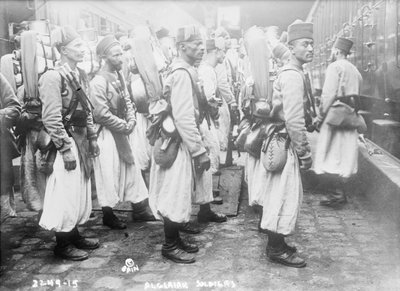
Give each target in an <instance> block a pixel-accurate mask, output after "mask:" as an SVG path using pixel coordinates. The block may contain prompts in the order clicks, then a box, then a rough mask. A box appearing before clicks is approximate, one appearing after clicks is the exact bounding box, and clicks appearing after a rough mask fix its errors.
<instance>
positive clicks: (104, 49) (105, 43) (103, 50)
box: [96, 34, 121, 57]
mask: <svg viewBox="0 0 400 291" xmlns="http://www.w3.org/2000/svg"><path fill="white" fill-rule="evenodd" d="M116 45H121V44H120V43H119V42H118V41H117V40H116V39H115V37H114V36H113V35H112V34H109V35H107V36H105V37H104V38H103V39H102V40H100V41H99V43H98V44H97V46H96V53H97V54H98V55H99V56H100V57H103V56H105V55H106V54H107V53H108V51H109V50H110V49H111V48H112V47H114V46H116Z"/></svg>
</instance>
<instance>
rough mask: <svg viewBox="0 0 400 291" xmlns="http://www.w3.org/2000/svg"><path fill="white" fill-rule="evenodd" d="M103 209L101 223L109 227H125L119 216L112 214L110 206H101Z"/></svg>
mask: <svg viewBox="0 0 400 291" xmlns="http://www.w3.org/2000/svg"><path fill="white" fill-rule="evenodd" d="M101 209H102V210H103V224H104V225H106V226H108V227H109V228H111V229H125V228H126V224H125V223H123V222H122V221H121V220H119V218H118V217H117V216H116V215H115V214H114V212H113V210H112V208H111V207H108V206H107V207H102V208H101Z"/></svg>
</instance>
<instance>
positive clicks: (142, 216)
mask: <svg viewBox="0 0 400 291" xmlns="http://www.w3.org/2000/svg"><path fill="white" fill-rule="evenodd" d="M132 210H133V213H132V219H133V220H134V221H155V220H156V218H155V217H154V215H153V212H152V211H151V209H150V206H149V199H144V200H143V201H141V202H139V203H132Z"/></svg>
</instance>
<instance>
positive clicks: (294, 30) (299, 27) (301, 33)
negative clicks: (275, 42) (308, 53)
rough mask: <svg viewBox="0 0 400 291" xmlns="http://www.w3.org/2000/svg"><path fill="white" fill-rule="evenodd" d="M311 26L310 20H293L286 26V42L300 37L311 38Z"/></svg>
mask: <svg viewBox="0 0 400 291" xmlns="http://www.w3.org/2000/svg"><path fill="white" fill-rule="evenodd" d="M313 26H314V25H313V24H312V23H311V22H303V21H301V20H299V19H298V20H295V21H294V22H293V23H292V24H290V25H289V26H288V42H291V41H293V40H296V39H300V38H311V39H313Z"/></svg>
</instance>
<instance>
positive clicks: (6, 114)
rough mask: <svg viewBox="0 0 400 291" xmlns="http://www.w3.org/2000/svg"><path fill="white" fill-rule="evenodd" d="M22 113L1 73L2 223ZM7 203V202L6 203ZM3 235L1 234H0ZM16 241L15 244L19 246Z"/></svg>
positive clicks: (11, 194)
mask: <svg viewBox="0 0 400 291" xmlns="http://www.w3.org/2000/svg"><path fill="white" fill-rule="evenodd" d="M20 114H21V105H20V103H19V102H18V99H17V97H16V96H15V93H14V91H13V88H12V87H11V85H10V84H9V82H8V81H7V79H6V78H5V77H4V76H3V75H2V74H1V73H0V196H1V200H0V223H2V222H3V221H4V220H5V219H6V218H7V216H8V215H9V214H10V213H9V209H10V208H11V207H10V206H11V205H9V203H10V202H11V201H10V199H13V198H14V189H13V185H14V177H13V169H12V159H13V158H15V156H14V157H13V152H14V154H15V150H16V147H15V144H14V142H15V140H12V136H11V134H10V132H9V128H10V127H11V126H13V125H14V124H15V122H16V120H17V119H18V117H19V116H20ZM6 203H7V204H6ZM0 235H1V234H0ZM18 244H19V243H17V242H15V243H14V245H15V246H18ZM1 259H2V258H1V248H0V275H1V273H2V272H3V269H4V268H3V266H1V262H2V260H1Z"/></svg>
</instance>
